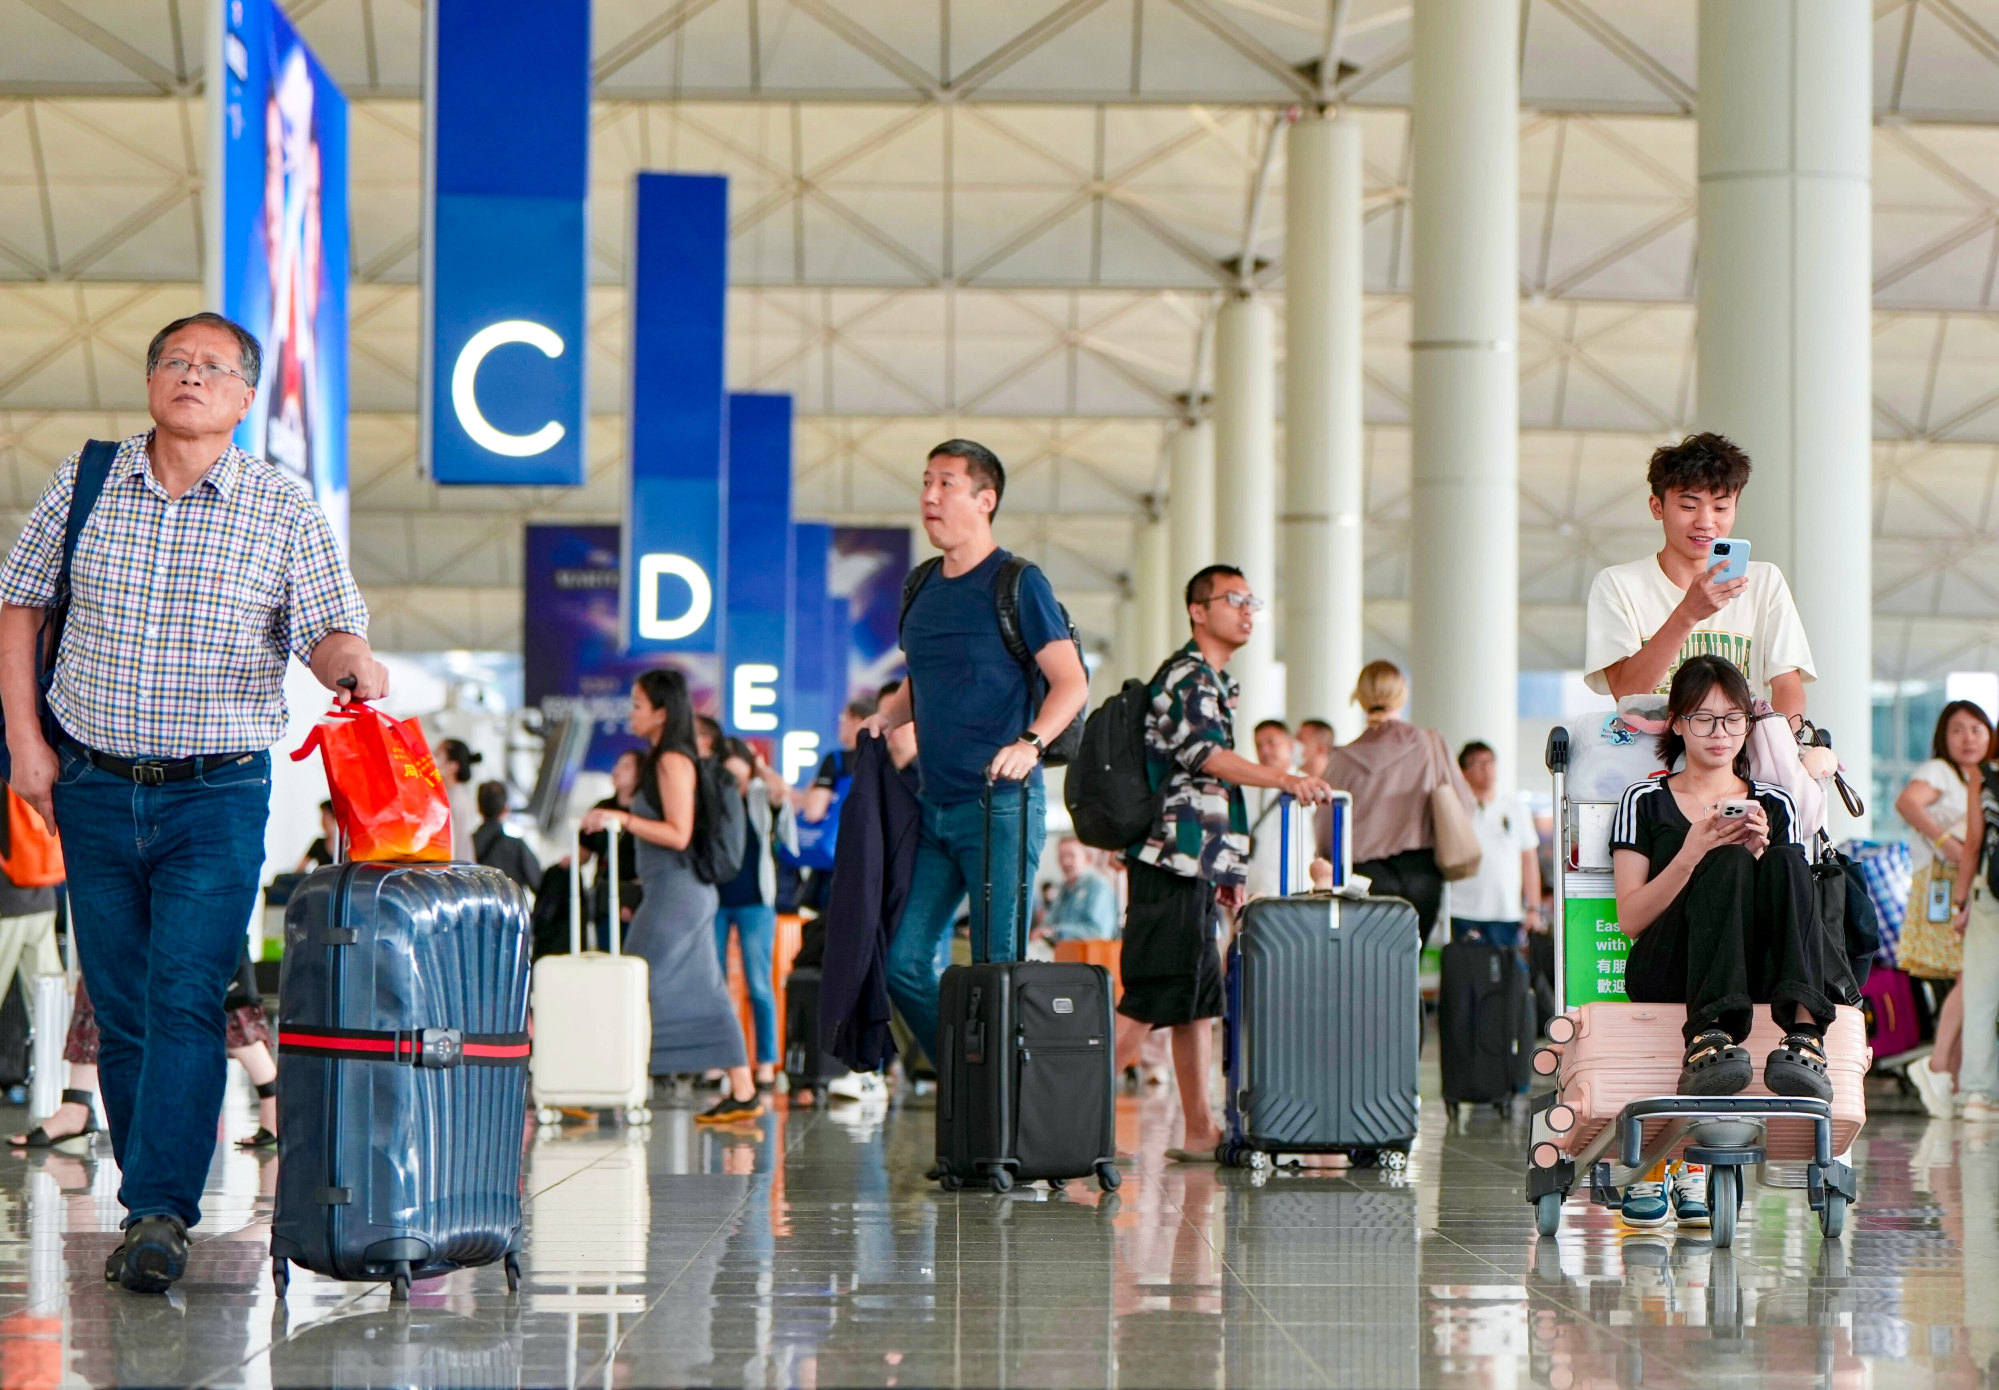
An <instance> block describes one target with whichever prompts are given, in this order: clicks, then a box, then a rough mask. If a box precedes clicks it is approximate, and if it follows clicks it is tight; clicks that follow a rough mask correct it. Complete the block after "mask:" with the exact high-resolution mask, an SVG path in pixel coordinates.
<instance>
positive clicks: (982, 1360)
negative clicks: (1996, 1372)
mask: <svg viewBox="0 0 1999 1390" xmlns="http://www.w3.org/2000/svg"><path fill="white" fill-rule="evenodd" d="M1429 1089H1430V1090H1431V1091H1432V1092H1434V1077H1431V1078H1430V1080H1429ZM1891 1104H1894V1102H1893V1101H1892V1100H1889V1099H1888V1098H1886V1097H1885V1096H1884V1098H1883V1105H1882V1106H1881V1107H1877V1113H1876V1115H1875V1118H1874V1119H1873V1121H1872V1122H1871V1123H1870V1126H1869V1128H1868V1131H1867V1133H1866V1134H1865V1135H1864V1136H1863V1137H1862V1139H1861V1141H1860V1144H1859V1146H1858V1147H1857V1149H1856V1156H1855V1157H1856V1166H1857V1168H1858V1170H1859V1174H1860V1181H1861V1185H1862V1189H1861V1197H1862V1201H1861V1206H1860V1209H1859V1211H1858V1213H1857V1220H1856V1221H1855V1222H1854V1223H1853V1224H1852V1227H1851V1229H1850V1230H1849V1233H1848V1235H1847V1237H1846V1238H1845V1240H1844V1241H1842V1242H1839V1243H1837V1244H1833V1245H1826V1244H1823V1243H1822V1242H1821V1241H1820V1238H1819V1235H1818V1231H1817V1227H1816V1225H1815V1224H1814V1222H1813V1221H1812V1220H1811V1219H1809V1218H1810V1213H1809V1212H1808V1211H1807V1209H1806V1206H1805V1201H1804V1194H1803V1193H1802V1192H1798V1191H1780V1190H1773V1189H1763V1188H1755V1189H1752V1192H1751V1201H1750V1204H1749V1206H1748V1207H1747V1208H1746V1209H1745V1212H1744V1219H1745V1222H1746V1224H1745V1225H1744V1227H1743V1228H1742V1229H1741V1231H1740V1233H1739V1236H1738V1243H1737V1246H1736V1248H1735V1249H1734V1250H1733V1251H1715V1250H1712V1249H1711V1248H1710V1247H1709V1246H1708V1244H1707V1243H1706V1242H1705V1241H1704V1240H1702V1239H1698V1238H1691V1237H1690V1238H1684V1239H1674V1238H1673V1237H1672V1236H1671V1235H1670V1234H1668V1235H1667V1236H1665V1237H1663V1238H1661V1237H1656V1236H1655V1237H1630V1236H1624V1237H1621V1236H1620V1234H1619V1232H1618V1230H1617V1228H1616V1226H1615V1225H1614V1223H1613V1221H1612V1220H1611V1219H1610V1218H1608V1217H1607V1216H1605V1215H1604V1214H1603V1213H1600V1212H1593V1211H1591V1210H1589V1209H1587V1208H1585V1207H1582V1206H1579V1205H1577V1204H1575V1203H1571V1205H1570V1208H1569V1214H1568V1215H1569V1219H1568V1221H1567V1223H1566V1225H1565V1228H1564V1231H1563V1234H1562V1235H1561V1237H1560V1238H1559V1239H1558V1240H1554V1241H1537V1239H1536V1237H1535V1236H1534V1233H1533V1226H1532V1221H1531V1216H1530V1212H1529V1209H1528V1207H1527V1206H1526V1204H1525V1203H1524V1202H1523V1201H1522V1200H1521V1196H1520V1192H1521V1159H1520V1152H1521V1149H1522V1138H1521V1133H1520V1131H1519V1130H1518V1129H1517V1128H1514V1127H1511V1126H1509V1124H1508V1123H1507V1122H1505V1121H1503V1120H1501V1119H1499V1118H1498V1117H1496V1116H1494V1115H1492V1114H1491V1112H1489V1111H1488V1112H1484V1113H1482V1114H1480V1115H1479V1116H1477V1117H1476V1118H1475V1119H1474V1120H1473V1121H1472V1123H1471V1125H1470V1127H1469V1128H1468V1129H1466V1130H1464V1131H1462V1132H1455V1131H1447V1127H1446V1124H1445V1117H1444V1114H1443V1111H1442V1108H1441V1107H1440V1106H1437V1105H1435V1104H1432V1105H1431V1106H1430V1107H1429V1108H1428V1110H1427V1111H1426V1113H1425V1116H1424V1121H1425V1124H1424V1133H1423V1136H1422V1140H1421V1142H1420V1144H1419V1146H1418V1149H1417V1152H1416V1154H1415V1156H1414V1159H1413V1161H1412V1163H1411V1165H1410V1168H1409V1171H1408V1173H1407V1174H1406V1176H1405V1177H1404V1178H1402V1179H1400V1180H1398V1179H1393V1178H1390V1177H1389V1176H1387V1175H1385V1174H1381V1173H1376V1172H1368V1173H1358V1174H1355V1175H1353V1176H1352V1177H1347V1176H1345V1175H1343V1174H1312V1175H1298V1176H1286V1175H1279V1176H1276V1177H1273V1178H1271V1180H1270V1181H1268V1182H1267V1183H1265V1184H1264V1185H1262V1186H1260V1187H1258V1186H1253V1185H1252V1184H1251V1182H1250V1180H1249V1175H1248V1174H1245V1173H1234V1172H1229V1173H1222V1172H1217V1171H1216V1170H1215V1169H1213V1168H1205V1167H1191V1168H1189V1167H1179V1166H1171V1165H1164V1164H1162V1163H1161V1161H1160V1159H1159V1153H1160V1150H1161V1149H1162V1148H1163V1147H1164V1146H1165V1145H1166V1144H1167V1143H1169V1142H1171V1141H1172V1140H1173V1139H1175V1138H1176V1137H1177V1136H1175V1135H1172V1134H1170V1133H1169V1132H1168V1126H1169V1124H1170V1122H1171V1116H1172V1113H1173V1112H1172V1106H1171V1104H1170V1101H1167V1100H1166V1099H1164V1098H1163V1097H1159V1096H1156V1095H1155V1096H1153V1097H1151V1098H1147V1099H1143V1100H1141V1099H1138V1098H1131V1099H1128V1100H1127V1101H1126V1102H1125V1103H1124V1109H1123V1112H1122V1115H1121V1127H1122V1129H1123V1131H1124V1132H1123V1136H1122V1138H1123V1141H1124V1142H1125V1144H1126V1145H1127V1146H1130V1147H1135V1148H1137V1149H1138V1151H1139V1154H1140V1158H1139V1162H1138V1166H1137V1168H1136V1170H1135V1171H1132V1172H1131V1173H1130V1174H1129V1175H1128V1177H1127V1179H1126V1182H1125V1186H1124V1190H1123V1192H1122V1193H1121V1194H1120V1200H1119V1201H1118V1202H1117V1203H1115V1204H1105V1203H1100V1202H1099V1200H1098V1197H1097V1195H1096V1193H1095V1191H1094V1186H1093V1185H1088V1188H1089V1190H1082V1189H1083V1188H1084V1186H1085V1185H1080V1184H1079V1185H1077V1187H1075V1188H1072V1189H1071V1190H1070V1192H1069V1193H1067V1194H1053V1193H1049V1192H1046V1191H1037V1190H1027V1191H1020V1192H1015V1193H1013V1194H1012V1195H1010V1196H1008V1197H995V1196H992V1195H987V1194H977V1195H974V1194H961V1195H954V1196H946V1195H943V1194H941V1193H939V1192H937V1191H936V1190H935V1189H934V1188H933V1187H931V1186H930V1185H929V1184H926V1183H925V1182H924V1181H923V1180H922V1178H921V1176H920V1174H921V1172H922V1170H923V1169H924V1167H925V1166H926V1164H927V1161H928V1152H929V1142H930V1134H931V1117H930V1115H929V1114H928V1113H926V1112H924V1111H922V1110H920V1109H914V1108H912V1109H910V1110H908V1111H907V1112H904V1111H900V1110H896V1111H887V1110H877V1111H875V1112H874V1113H872V1114H870V1113H855V1112H851V1110H850V1113H848V1114H846V1115H841V1114H840V1113H838V1112H835V1114H833V1115H831V1116H829V1115H824V1114H820V1113H816V1112H801V1113H799V1114H796V1115H786V1114H783V1113H781V1112H780V1113H776V1114H773V1115H771V1116H769V1117H767V1118H766V1119H765V1120H764V1121H763V1122H762V1123H761V1125H760V1127H759V1129H758V1130H756V1131H754V1132H746V1133H742V1134H736V1133H721V1134H716V1133H704V1132H699V1131H697V1130H695V1129H694V1127H693V1126H692V1125H691V1124H690V1123H689V1117H688V1113H687V1112H686V1111H664V1110H663V1111H661V1112H660V1113H659V1116H658V1119H657V1121H656V1122H655V1123H654V1124H653V1126H652V1127H651V1130H650V1132H649V1133H645V1132H637V1131H634V1132H629V1133H626V1132H616V1131H608V1130H607V1131H602V1132H599V1131H594V1130H593V1131H591V1132H588V1133H580V1132H576V1131H574V1130H572V1131H569V1132H565V1133H563V1134H561V1135H558V1136H544V1137H542V1138H540V1139H539V1140H538V1141H537V1142H535V1143H534V1144H533V1146H532V1149H531V1156H530V1160H529V1170H528V1185H529V1190H530V1191H531V1192H532V1193H533V1194H534V1195H533V1199H532V1204H531V1207H530V1215H529V1238H528V1251H527V1257H526V1267H527V1279H526V1283H525V1285H524V1286H523V1289H522V1292H521V1294H520V1295H519V1296H518V1297H517V1298H509V1297H508V1295H507V1293H506V1289H505V1284H504V1281H503V1279H502V1277H501V1275H500V1272H499V1271H498V1270H497V1269H492V1270H479V1271H474V1272H467V1273H461V1274H457V1275H454V1276H451V1277H449V1278H445V1279H441V1280H437V1281H434V1282H432V1283H429V1284H420V1285H418V1286H417V1290H416V1292H415V1295H414V1297H413V1298H412V1300H411V1303H410V1305H409V1306H408V1307H407V1308H391V1307H390V1305H389V1301H388V1297H387V1294H386V1291H385V1290H384V1289H382V1288H380V1287H364V1286H352V1285H338V1284H332V1283H328V1282H325V1281H321V1280H316V1279H314V1278H312V1277H311V1276H310V1275H307V1274H304V1273H303V1272H301V1273H299V1274H297V1275H295V1276H294V1279H293V1283H292V1291H291V1297H290V1300H289V1303H288V1306H286V1307H283V1308H281V1307H280V1305H278V1304H277V1303H276V1302H275V1300H274V1299H273V1297H272V1293H271V1286H270V1280H269V1275H268V1263H267V1260H266V1257H265V1241H266V1236H267V1226H266V1222H267V1219H268V1214H269V1209H270V1199H269V1196H268V1194H269V1192H270V1191H271V1187H272V1176H273V1174H272V1169H271V1167H270V1160H269V1159H268V1158H258V1157H252V1156H248V1155H242V1154H238V1153H236V1152H234V1151H233V1150H230V1149H226V1148H218V1151H217V1160H216V1164H215V1167H214V1170H213V1173H212V1177H211V1187H212V1191H211V1195H210V1198H209V1202H208V1207H207V1219H206V1220H205V1221H204V1222H203V1223H202V1225H201V1226H200V1227H199V1228H198V1232H197V1234H198V1235H199V1237H200V1243H199V1244H198V1245H197V1246H196V1248H195V1251H194V1254H193V1257H192V1261H191V1265H190V1270H189V1274H188V1277H187V1278H186V1279H185V1280H184V1281H183V1282H182V1283H181V1284H180V1285H179V1286H178V1288H177V1289H176V1291H175V1292H174V1293H173V1294H172V1295H171V1296H169V1297H166V1298H158V1297H151V1298H149V1297H143V1296H138V1295H132V1294H127V1293H124V1292H122V1291H118V1290H108V1289H106V1287H105V1286H104V1285H103V1283H102V1282H101V1278H100V1271H101V1269H102V1264H103V1257H104V1253H105V1252H106V1250H107V1249H108V1248H109V1247H110V1245H111V1244H112V1243H113V1242H114V1240H115V1237H114V1236H113V1235H111V1234H109V1233H110V1232H112V1231H113V1230H114V1229H115V1227H116V1225H117V1218H118V1211H117V1206H116V1203H115V1201H114V1200H113V1195H112V1194H113V1193H114V1191H115V1189H116V1184H117V1174H116V1172H115V1170H114V1168H113V1166H112V1164H111V1161H110V1157H109V1150H108V1147H99V1148H98V1149H96V1150H95V1151H93V1154H92V1156H90V1157H89V1158H78V1157H74V1156H67V1155H63V1154H60V1153H58V1154H55V1155H50V1156H46V1157H41V1158H37V1159H33V1160H26V1161H24V1160H22V1159H20V1158H18V1157H17V1158H6V1159H0V1223H4V1224H0V1385H4V1386H6V1387H8V1390H23V1388H24V1387H31V1386H45V1385H48V1386H52V1385H57V1384H112V1383H122V1384H133V1385H182V1384H196V1383H198V1384H215V1385H256V1386H261V1385H284V1386H290V1385H399V1386H400V1385H452V1386H478V1385H506V1386H513V1385H562V1386H577V1385H589V1386H619V1385H629V1386H650V1385H686V1384H702V1385H729V1386H743V1387H749V1386H784V1385H803V1386H819V1387H832V1386H845V1385H856V1386H858V1385H870V1386H875V1385H904V1386H924V1385H981V1386H1000V1385H1005V1386H1040V1385H1080V1386H1095V1385H1120V1386H1130V1387H1139V1386H1217V1385H1244V1386H1322V1385H1341V1386H1348V1385H1351V1386H1377V1385H1379V1386H1396V1385H1413V1384H1419V1383H1420V1384H1425V1385H1432V1384H1434V1385H1466V1386H1474V1385H1475V1386H1515V1385H1549V1386H1554V1387H1569V1386H1591V1385H1604V1386H1608V1385H1618V1386H1639V1385H1651V1386H1711V1385H1720V1384H1739V1385H1745V1386H1749V1385H1754V1386H1789V1385H1817V1384H1834V1385H1840V1386H1862V1385H1877V1386H1899V1385H1904V1384H1929V1383H1932V1382H1938V1383H1947V1384H1951V1385H1961V1386H1969V1385H1976V1384H1979V1383H1981V1381H1982V1380H1984V1378H1985V1377H1986V1376H1987V1375H1988V1366H1989V1364H1990V1362H1991V1360H1992V1358H1994V1356H1995V1353H1999V1132H1993V1131H1986V1132H1982V1133H1981V1132H1978V1131H1974V1130H1972V1129H1969V1128H1968V1127H1966V1126H1964V1125H1962V1124H1955V1125H1954V1124H1948V1123H1926V1122H1925V1121H1924V1120H1922V1119H1921V1118H1920V1117H1918V1116H1912V1115H1909V1114H1906V1113H1901V1114H1896V1113H1883V1111H1884V1110H1885V1109H1886V1107H1887V1106H1888V1105H1891ZM12 1119H13V1116H12V1115H10V1114H7V1113H5V1112H0V1120H5V1121H7V1122H9V1123H10V1124H11V1121H12ZM250 1125H251V1118H250V1111H249V1107H248V1103H247V1100H243V1101H240V1102H235V1103H232V1108H231V1111H230V1113H229V1115H228V1116H227V1119H226V1123H225V1128H226V1129H227V1131H228V1132H229V1133H230V1134H231V1135H234V1134H239V1133H242V1132H245V1131H247V1129H248V1128H249V1127H250Z"/></svg>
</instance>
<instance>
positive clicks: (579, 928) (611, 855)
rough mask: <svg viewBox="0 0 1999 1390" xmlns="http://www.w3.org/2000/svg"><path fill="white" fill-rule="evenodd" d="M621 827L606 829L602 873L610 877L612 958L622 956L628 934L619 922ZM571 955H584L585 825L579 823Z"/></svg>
mask: <svg viewBox="0 0 1999 1390" xmlns="http://www.w3.org/2000/svg"><path fill="white" fill-rule="evenodd" d="M618 869H619V861H618V823H617V822H616V821H610V822H608V823H606V824H605V826H604V862H603V863H602V864H600V865H599V866H598V872H599V873H603V872H606V871H607V870H608V872H609V873H610V876H611V878H610V884H611V888H610V896H611V902H610V928H611V930H610V941H611V954H612V955H614V956H615V955H618V954H619V953H620V952H621V950H622V948H623V946H624V932H623V930H622V923H621V922H620V921H619V917H620V915H621V908H620V906H619V903H618V887H619V882H618V881H619V877H620V875H619V873H618ZM569 954H570V955H572V956H580V955H582V954H583V822H582V821H578V822H576V830H575V833H574V834H572V835H571V836H570V837H569Z"/></svg>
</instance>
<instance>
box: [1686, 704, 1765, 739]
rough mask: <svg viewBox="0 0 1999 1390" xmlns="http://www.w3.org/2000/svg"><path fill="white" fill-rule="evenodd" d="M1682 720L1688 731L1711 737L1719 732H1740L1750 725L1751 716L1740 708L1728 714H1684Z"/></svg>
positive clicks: (1703, 736)
mask: <svg viewBox="0 0 1999 1390" xmlns="http://www.w3.org/2000/svg"><path fill="white" fill-rule="evenodd" d="M1680 722H1681V723H1682V724H1685V725H1686V726H1687V732H1688V733H1690V734H1694V735H1696V736H1697V737H1700V738H1711V737H1713V735H1714V734H1716V733H1717V732H1720V733H1726V734H1739V733H1741V732H1742V731H1743V730H1744V729H1747V728H1748V727H1749V716H1748V715H1746V714H1744V713H1743V712H1742V711H1741V710H1739V709H1732V710H1730V711H1729V712H1728V713H1727V714H1707V713H1696V714H1683V715H1681V716H1680Z"/></svg>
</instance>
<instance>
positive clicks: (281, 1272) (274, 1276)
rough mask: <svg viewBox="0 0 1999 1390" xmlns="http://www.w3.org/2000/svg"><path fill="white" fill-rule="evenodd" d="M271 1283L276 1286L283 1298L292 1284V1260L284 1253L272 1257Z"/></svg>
mask: <svg viewBox="0 0 1999 1390" xmlns="http://www.w3.org/2000/svg"><path fill="white" fill-rule="evenodd" d="M271 1283H272V1285H274V1286H275V1287H276V1289H277V1291H278V1297H279V1298H283V1297H284V1296H285V1291H286V1290H287V1289H289V1288H290V1287H291V1285H292V1262H291V1261H290V1260H288V1259H286V1258H285V1257H284V1256H283V1255H273V1256H272V1257H271Z"/></svg>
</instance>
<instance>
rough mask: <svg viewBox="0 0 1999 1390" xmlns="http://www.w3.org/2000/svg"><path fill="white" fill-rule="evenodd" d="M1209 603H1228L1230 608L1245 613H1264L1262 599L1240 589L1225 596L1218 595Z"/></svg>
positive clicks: (1232, 590)
mask: <svg viewBox="0 0 1999 1390" xmlns="http://www.w3.org/2000/svg"><path fill="white" fill-rule="evenodd" d="M1208 602H1209V603H1226V604H1227V605H1228V606H1229V607H1231V608H1236V609H1240V610H1241V611H1243V612H1245V613H1261V612H1262V611H1263V600H1262V599H1260V598H1258V597H1256V595H1254V594H1246V593H1244V592H1243V591H1242V590H1240V589H1231V590H1229V591H1228V592H1227V593H1225V594H1216V595H1215V596H1214V597H1213V598H1211V599H1209V600H1208Z"/></svg>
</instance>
